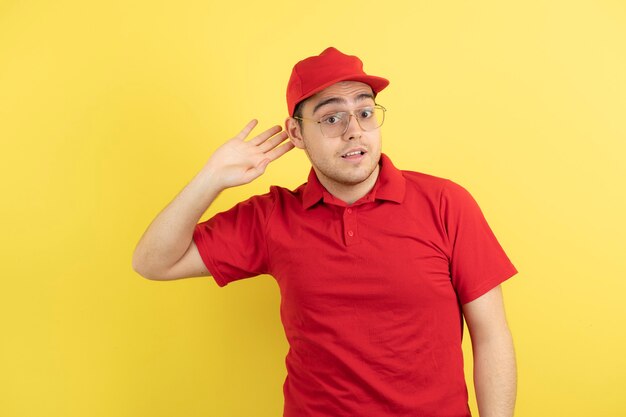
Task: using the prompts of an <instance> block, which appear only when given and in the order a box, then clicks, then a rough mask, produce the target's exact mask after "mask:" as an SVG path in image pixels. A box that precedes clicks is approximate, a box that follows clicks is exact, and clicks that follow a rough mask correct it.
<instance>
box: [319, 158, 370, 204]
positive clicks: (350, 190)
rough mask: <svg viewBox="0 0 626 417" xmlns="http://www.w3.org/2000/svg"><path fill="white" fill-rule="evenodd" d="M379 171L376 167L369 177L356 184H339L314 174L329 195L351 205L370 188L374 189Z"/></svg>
mask: <svg viewBox="0 0 626 417" xmlns="http://www.w3.org/2000/svg"><path fill="white" fill-rule="evenodd" d="M316 171H317V170H316ZM379 171H380V165H376V168H375V169H374V171H372V173H371V174H370V176H369V177H367V178H366V179H365V180H363V181H361V182H360V183H357V184H344V183H339V182H336V181H333V180H331V179H329V178H326V177H325V176H324V175H320V174H321V173H320V172H316V173H317V178H318V179H319V181H320V183H321V184H322V185H323V186H324V188H326V190H327V191H328V192H329V193H331V194H332V195H333V196H334V197H337V198H338V199H340V200H341V201H343V202H345V203H347V204H352V203H354V202H355V201H357V200H359V199H360V198H362V197H363V196H365V195H366V194H367V193H369V192H370V191H371V190H372V188H374V185H375V184H376V180H377V179H378V173H379Z"/></svg>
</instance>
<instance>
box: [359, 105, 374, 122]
mask: <svg viewBox="0 0 626 417" xmlns="http://www.w3.org/2000/svg"><path fill="white" fill-rule="evenodd" d="M357 114H358V115H359V119H369V118H370V117H372V116H373V115H374V109H372V108H371V107H367V108H365V109H360V110H359V112H358V113H357Z"/></svg>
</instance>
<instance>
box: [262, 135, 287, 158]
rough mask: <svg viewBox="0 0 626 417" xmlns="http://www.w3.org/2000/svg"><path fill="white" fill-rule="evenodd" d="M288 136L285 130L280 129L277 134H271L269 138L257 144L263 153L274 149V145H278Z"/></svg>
mask: <svg viewBox="0 0 626 417" xmlns="http://www.w3.org/2000/svg"><path fill="white" fill-rule="evenodd" d="M288 137H289V135H287V132H285V131H282V132H280V133H278V134H277V135H274V136H272V137H271V138H269V139H268V140H266V141H265V142H263V143H261V144H259V145H258V147H259V150H260V151H261V152H263V153H265V152H269V151H271V150H272V149H274V148H275V147H277V146H278V145H280V144H281V143H282V142H283V141H284V140H285V139H287V138H288Z"/></svg>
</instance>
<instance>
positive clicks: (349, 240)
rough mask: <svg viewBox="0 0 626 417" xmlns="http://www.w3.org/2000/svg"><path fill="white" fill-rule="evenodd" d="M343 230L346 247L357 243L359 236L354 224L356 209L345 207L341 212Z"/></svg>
mask: <svg viewBox="0 0 626 417" xmlns="http://www.w3.org/2000/svg"><path fill="white" fill-rule="evenodd" d="M343 230H344V240H345V242H346V246H350V245H353V244H355V243H359V235H358V229H357V222H356V209H354V208H352V207H347V208H346V209H345V210H344V211H343Z"/></svg>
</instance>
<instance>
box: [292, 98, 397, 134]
mask: <svg viewBox="0 0 626 417" xmlns="http://www.w3.org/2000/svg"><path fill="white" fill-rule="evenodd" d="M367 107H370V106H364V107H360V108H358V109H354V110H352V111H337V112H333V113H328V114H325V115H323V116H322V118H324V117H327V116H330V115H332V114H337V113H348V120H349V117H350V116H354V118H355V119H356V123H357V124H358V125H359V127H360V128H361V129H363V130H364V131H365V132H371V131H372V130H376V129H378V128H380V127H381V126H382V125H383V123H385V113H386V112H387V109H386V108H385V107H383V106H381V105H380V104H374V105H373V106H371V107H373V108H375V109H379V110H382V111H383V120H382V121H381V122H380V124H379V125H378V126H377V127H376V128H374V129H370V130H367V129H364V128H363V126H361V122H360V120H359V118H358V117H357V116H356V114H354V112H355V111H357V110H361V109H364V108H367ZM294 119H296V120H302V121H305V120H306V121H309V122H314V123H317V125H318V126H319V127H320V132H321V133H322V135H324V137H326V138H333V137H339V136H343V135H344V133H346V132H347V131H348V127H350V122H349V121H348V123H346V127H345V128H344V130H343V132H341V134H339V135H337V136H327V135H326V134H325V133H324V130H323V129H322V120H321V118H320V119H318V120H316V119H309V118H308V117H295V116H294Z"/></svg>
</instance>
